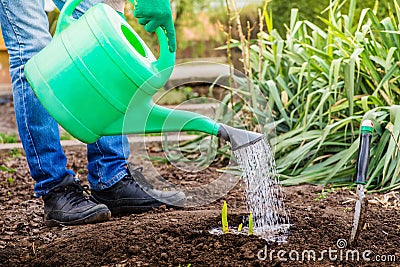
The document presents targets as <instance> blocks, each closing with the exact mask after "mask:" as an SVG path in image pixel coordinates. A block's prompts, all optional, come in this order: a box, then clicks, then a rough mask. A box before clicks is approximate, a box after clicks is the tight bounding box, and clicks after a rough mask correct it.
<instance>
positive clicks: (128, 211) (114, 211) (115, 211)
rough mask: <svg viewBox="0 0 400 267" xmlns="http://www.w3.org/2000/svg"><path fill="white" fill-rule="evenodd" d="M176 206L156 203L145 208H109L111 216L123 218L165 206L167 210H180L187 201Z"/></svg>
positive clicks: (179, 202) (178, 202)
mask: <svg viewBox="0 0 400 267" xmlns="http://www.w3.org/2000/svg"><path fill="white" fill-rule="evenodd" d="M174 204H176V205H170V204H167V203H162V202H159V203H155V204H153V205H145V206H115V207H108V208H109V209H110V211H111V216H121V215H127V214H137V213H143V212H146V211H149V210H152V209H156V208H159V207H161V206H163V205H165V206H166V207H167V208H180V207H181V206H183V205H184V204H185V200H182V201H177V202H176V203H174Z"/></svg>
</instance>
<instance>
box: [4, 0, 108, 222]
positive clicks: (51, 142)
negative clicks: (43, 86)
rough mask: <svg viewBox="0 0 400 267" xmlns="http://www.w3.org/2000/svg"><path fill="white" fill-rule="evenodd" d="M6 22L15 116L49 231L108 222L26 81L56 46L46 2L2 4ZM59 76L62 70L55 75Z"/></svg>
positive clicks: (104, 210)
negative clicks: (37, 58) (38, 58)
mask: <svg viewBox="0 0 400 267" xmlns="http://www.w3.org/2000/svg"><path fill="white" fill-rule="evenodd" d="M0 22H1V27H2V33H3V37H4V41H5V44H6V47H7V49H8V52H9V55H10V74H11V79H12V87H13V97H14V106H15V113H16V119H17V125H18V131H19V135H20V138H21V141H22V144H23V147H24V150H25V154H26V158H27V161H28V165H29V168H30V172H31V176H32V177H33V178H34V179H35V181H36V185H35V193H36V194H37V195H38V196H42V197H43V201H44V220H45V223H46V224H47V225H50V226H51V225H58V224H60V223H61V224H65V225H73V224H82V223H95V222H101V221H105V220H108V219H109V218H110V211H109V209H108V208H107V206H105V205H102V204H96V203H94V202H93V201H91V200H89V199H88V198H87V197H85V196H84V194H83V191H84V188H83V187H82V186H80V184H79V182H78V181H77V180H76V179H75V178H74V173H73V172H72V171H70V170H67V168H66V162H67V159H66V156H65V154H64V152H63V150H62V147H61V144H60V137H59V131H58V125H57V123H56V122H55V121H54V120H53V119H52V117H51V116H50V115H49V114H48V113H47V112H46V110H45V109H44V108H43V106H42V105H41V104H40V102H39V101H38V100H37V98H36V96H35V95H34V93H33V91H32V88H31V87H30V86H29V84H28V82H27V80H26V77H25V75H24V66H25V63H26V62H27V61H28V60H29V59H30V58H31V57H32V56H34V55H35V54H36V53H38V52H39V51H40V50H41V49H43V48H44V47H45V46H46V45H47V44H48V43H49V42H50V40H51V36H50V34H49V32H48V20H47V16H46V13H45V11H44V1H43V0H19V1H13V0H0ZM55 71H57V70H55Z"/></svg>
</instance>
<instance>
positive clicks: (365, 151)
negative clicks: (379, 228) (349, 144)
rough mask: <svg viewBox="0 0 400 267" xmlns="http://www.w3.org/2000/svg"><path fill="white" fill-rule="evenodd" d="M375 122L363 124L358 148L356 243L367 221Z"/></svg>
mask: <svg viewBox="0 0 400 267" xmlns="http://www.w3.org/2000/svg"><path fill="white" fill-rule="evenodd" d="M373 129H374V128H373V123H372V121H370V120H365V121H363V123H362V124H361V134H360V146H359V150H358V159H357V169H356V177H355V178H356V179H355V183H356V184H357V189H356V195H357V201H356V207H355V211H354V219H353V228H352V229H351V235H350V244H355V242H356V240H357V238H358V235H359V234H360V231H361V228H362V227H363V225H364V222H365V213H366V209H367V203H368V201H367V199H366V198H365V193H364V185H365V184H366V181H367V179H366V177H367V173H368V163H369V147H370V143H371V138H372V131H373Z"/></svg>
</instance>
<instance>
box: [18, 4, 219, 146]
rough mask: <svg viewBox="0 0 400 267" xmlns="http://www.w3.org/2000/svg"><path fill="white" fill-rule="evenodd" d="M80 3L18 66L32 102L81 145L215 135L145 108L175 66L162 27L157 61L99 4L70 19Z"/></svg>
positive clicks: (191, 121)
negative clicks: (136, 136)
mask: <svg viewBox="0 0 400 267" xmlns="http://www.w3.org/2000/svg"><path fill="white" fill-rule="evenodd" d="M80 1H81V0H70V1H68V2H67V3H66V4H65V6H64V8H63V10H62V11H61V13H60V17H59V22H58V24H57V31H56V34H55V36H54V38H53V40H52V41H51V43H50V44H49V45H48V46H47V47H46V48H44V49H43V50H42V51H41V52H39V53H38V54H37V55H35V56H34V57H32V58H31V59H30V60H29V61H28V62H27V64H26V65H25V74H26V77H27V79H28V81H29V83H30V85H31V87H32V89H33V90H34V92H35V94H36V96H37V97H38V99H39V100H40V102H41V103H42V104H43V106H44V107H45V108H46V109H47V111H48V112H49V113H50V115H52V117H53V118H55V119H56V121H57V122H58V123H59V124H60V125H61V126H62V127H63V128H64V129H65V130H67V131H68V132H69V133H70V134H72V135H73V136H74V137H76V138H77V139H79V140H81V141H83V142H85V143H92V142H95V141H96V140H97V139H99V138H100V137H101V136H104V135H117V134H128V133H147V132H162V131H181V130H199V131H203V132H207V133H209V134H213V135H217V133H218V128H219V125H218V124H217V123H216V122H214V121H212V120H211V119H209V118H207V117H205V116H202V115H199V114H196V113H192V112H186V111H180V110H170V109H167V108H164V107H161V106H158V105H156V104H154V102H153V101H152V96H153V95H154V93H155V92H157V90H158V89H159V88H161V87H162V86H163V85H164V84H165V82H166V81H167V80H168V78H169V77H170V75H171V72H172V70H173V66H174V63H175V53H172V52H170V51H169V49H168V43H167V39H166V36H165V33H164V32H163V30H162V29H161V28H158V29H157V30H156V34H157V37H158V39H159V43H160V56H159V58H158V59H156V58H155V57H154V55H153V54H152V52H151V50H150V49H149V48H148V47H147V46H146V44H145V43H144V42H143V40H142V39H141V38H140V37H139V36H138V35H137V34H136V32H135V31H134V30H133V29H132V28H131V26H130V25H129V24H128V23H127V22H126V21H125V20H124V19H123V18H122V17H121V16H120V15H118V13H117V12H115V11H114V10H113V9H112V8H111V7H109V6H108V5H106V4H102V3H100V4H97V5H95V6H93V7H91V8H90V9H89V10H88V11H87V12H86V13H85V14H83V15H82V16H81V17H80V18H79V19H73V18H72V12H73V10H74V9H75V8H76V6H77V5H78V4H79V3H80Z"/></svg>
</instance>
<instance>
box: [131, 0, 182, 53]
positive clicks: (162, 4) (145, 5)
mask: <svg viewBox="0 0 400 267" xmlns="http://www.w3.org/2000/svg"><path fill="white" fill-rule="evenodd" d="M131 2H133V0H131ZM134 4H135V11H134V13H133V15H134V16H135V17H136V18H137V19H138V21H139V23H140V24H141V25H144V29H145V30H146V31H148V32H154V31H155V30H156V29H157V27H159V26H161V27H162V28H163V29H164V31H165V33H166V35H167V38H168V46H169V51H171V52H175V50H176V40H175V38H176V36H175V27H174V21H173V19H172V10H171V6H170V3H169V0H136V3H134Z"/></svg>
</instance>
